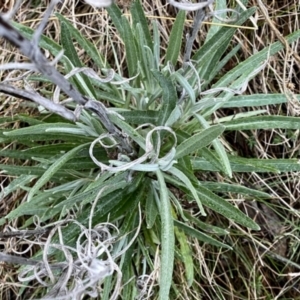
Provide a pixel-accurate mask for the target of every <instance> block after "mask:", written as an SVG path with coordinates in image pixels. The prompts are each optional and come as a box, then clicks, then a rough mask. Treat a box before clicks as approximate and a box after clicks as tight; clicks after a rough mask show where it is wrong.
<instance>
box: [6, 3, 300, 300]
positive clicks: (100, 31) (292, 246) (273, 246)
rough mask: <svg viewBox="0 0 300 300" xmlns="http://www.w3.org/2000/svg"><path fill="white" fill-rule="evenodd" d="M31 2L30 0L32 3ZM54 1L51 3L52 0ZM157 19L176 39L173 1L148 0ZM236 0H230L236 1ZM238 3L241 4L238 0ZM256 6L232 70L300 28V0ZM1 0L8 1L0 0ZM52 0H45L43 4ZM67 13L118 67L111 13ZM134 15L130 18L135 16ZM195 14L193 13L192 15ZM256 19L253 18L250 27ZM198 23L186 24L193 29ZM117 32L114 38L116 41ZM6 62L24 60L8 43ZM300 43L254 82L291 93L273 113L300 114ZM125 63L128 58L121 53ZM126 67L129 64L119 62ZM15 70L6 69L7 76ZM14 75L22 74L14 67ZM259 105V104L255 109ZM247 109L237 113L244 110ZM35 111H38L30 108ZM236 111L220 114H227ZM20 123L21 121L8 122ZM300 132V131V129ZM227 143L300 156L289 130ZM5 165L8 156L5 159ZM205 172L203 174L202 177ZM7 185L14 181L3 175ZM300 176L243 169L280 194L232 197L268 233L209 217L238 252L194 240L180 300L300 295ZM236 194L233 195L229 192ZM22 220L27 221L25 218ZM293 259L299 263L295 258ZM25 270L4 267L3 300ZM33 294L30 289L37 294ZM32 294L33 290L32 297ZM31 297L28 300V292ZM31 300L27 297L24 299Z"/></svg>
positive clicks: (71, 6) (178, 280)
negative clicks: (190, 279) (190, 278)
mask: <svg viewBox="0 0 300 300" xmlns="http://www.w3.org/2000/svg"><path fill="white" fill-rule="evenodd" d="M27 2H28V1H24V3H27ZM47 2H48V1H47ZM143 2H144V4H143V5H144V8H145V11H146V12H147V14H148V16H149V19H150V18H156V19H157V20H159V24H160V30H161V36H162V47H163V48H164V47H165V46H166V45H167V43H168V36H169V33H170V30H171V26H172V23H173V21H174V20H173V19H172V18H173V17H175V15H176V12H175V11H174V9H173V8H170V7H169V6H168V5H166V1H159V0H155V1H143ZM232 2H233V1H230V3H232ZM234 2H235V1H234ZM250 2H251V3H250V4H249V6H252V5H255V6H258V7H259V9H258V10H257V12H256V14H255V16H254V19H255V20H256V22H257V25H258V30H256V31H254V30H250V29H242V28H241V29H238V30H237V33H236V35H235V36H234V39H233V41H232V43H233V45H234V44H236V43H240V44H242V50H241V51H240V52H239V54H238V56H236V57H235V58H234V59H232V60H231V61H230V62H229V63H228V64H227V65H226V67H225V68H224V70H223V71H224V72H226V71H229V70H230V69H232V68H233V67H234V66H235V65H236V64H237V63H238V62H240V61H242V60H244V59H245V58H247V57H249V56H251V55H253V54H254V53H256V52H257V51H259V50H260V49H262V48H264V47H266V46H267V45H269V44H270V43H272V42H274V41H277V40H280V39H282V36H280V34H282V35H283V36H285V35H288V34H289V33H291V32H293V31H295V30H297V29H299V27H300V21H299V17H300V15H299V10H300V7H299V6H300V5H299V2H298V1H297V0H283V1H274V0H273V1H270V0H268V1H264V4H263V5H264V6H265V8H266V9H267V14H268V17H269V18H267V19H266V17H265V13H263V6H262V2H261V1H256V0H253V1H250ZM0 3H1V1H0ZM43 3H44V5H46V3H45V1H43ZM117 3H118V4H119V5H120V6H121V7H122V9H123V11H124V13H125V14H126V13H128V5H129V4H130V1H123V0H119V1H117ZM13 5H14V1H13V0H10V1H9V0H2V5H1V4H0V10H2V11H6V10H8V9H10V8H11V7H13ZM44 9H45V7H43V6H38V7H37V8H33V7H31V6H29V5H28V4H24V5H23V6H22V9H21V10H20V11H19V12H18V15H17V16H16V17H15V20H16V21H18V22H22V23H24V24H26V25H28V26H30V27H32V28H35V27H36V25H37V24H38V21H39V18H40V17H41V12H43V11H44ZM59 12H60V13H62V14H63V15H64V16H67V17H68V18H69V20H71V21H72V22H73V24H74V26H76V27H77V28H78V29H80V31H81V32H82V34H83V35H84V36H86V37H88V38H90V39H91V40H93V41H94V42H95V43H96V45H97V46H98V49H99V51H100V52H101V53H102V54H103V55H104V56H105V57H106V58H107V60H108V61H109V63H110V64H111V65H113V66H115V63H114V56H113V51H112V50H113V49H112V45H113V47H114V48H115V49H118V51H117V53H119V54H118V55H122V54H121V53H124V51H121V50H120V49H122V47H123V45H122V43H121V40H120V38H119V37H118V35H117V34H116V30H115V29H114V28H112V27H111V26H110V25H111V24H110V21H109V18H108V17H107V14H106V12H105V11H104V10H103V11H102V10H100V11H98V10H94V9H93V8H91V7H89V6H87V5H84V4H83V3H82V2H81V1H70V0H68V1H65V2H64V4H63V5H61V7H60V8H59ZM128 17H129V18H130V16H128ZM191 18H192V17H191ZM248 25H249V26H251V25H252V24H251V23H250V22H249V24H248ZM58 26H59V25H58V22H57V20H56V19H55V18H53V19H52V20H51V22H49V25H48V27H47V29H46V34H47V35H48V36H50V37H52V38H54V39H55V40H57V41H58V40H59V29H58ZM189 26H190V23H188V22H187V23H186V27H187V30H188V28H189ZM207 28H209V25H205V26H203V27H202V28H201V34H199V36H198V38H197V41H196V44H198V45H200V44H201V41H202V40H203V37H204V36H205V34H206V30H207ZM108 37H109V39H108ZM0 48H1V54H0V64H4V63H5V62H8V61H14V60H22V57H21V56H20V55H19V54H17V53H16V52H15V50H14V49H12V47H11V46H9V45H7V44H6V42H5V41H3V40H0ZM299 50H300V46H299V42H297V43H294V44H293V45H291V47H287V48H286V49H285V50H284V51H281V52H280V53H279V54H278V55H276V56H274V57H272V58H271V59H270V62H269V63H268V65H267V67H266V68H265V69H264V70H263V71H262V72H261V73H260V74H259V76H257V77H256V78H255V79H254V80H252V81H251V83H250V85H249V88H248V90H247V93H249V94H251V93H258V92H263V93H285V94H286V95H287V96H288V98H289V104H288V105H278V106H270V107H268V111H269V113H270V114H272V115H292V116H299V113H300V105H299V102H297V101H295V99H294V98H293V94H300V83H299V80H300V79H299V78H300V62H299V61H298V57H297V53H299V52H300V51H299ZM78 53H79V54H80V56H81V58H82V59H83V61H84V62H85V63H86V64H89V61H88V58H87V57H85V55H84V53H83V52H82V51H81V49H78ZM118 60H119V61H124V58H122V57H119V59H118ZM115 67H119V68H120V69H121V70H122V67H123V65H122V64H121V65H120V66H115ZM7 75H8V73H3V74H1V76H2V78H3V76H7ZM9 75H10V76H17V72H12V73H10V74H9ZM249 109H250V110H251V108H249ZM25 110H26V112H28V109H27V108H24V107H22V103H21V102H20V101H19V100H16V99H14V98H11V97H5V98H4V97H3V95H2V96H1V98H0V111H1V116H13V115H14V114H16V113H20V112H24V111H25ZM238 112H239V111H235V113H238ZM29 113H33V112H32V111H29ZM227 113H228V111H226V110H224V111H221V112H220V115H226V114H227ZM7 126H10V127H11V126H13V127H15V128H17V127H18V126H20V124H17V123H16V124H7ZM298 134H299V133H298ZM226 138H227V142H228V143H229V145H230V146H231V148H232V149H233V150H234V151H237V152H238V153H239V154H240V155H241V156H245V157H261V158H295V157H299V148H300V143H299V135H297V134H296V135H295V134H294V135H292V134H291V132H288V131H287V130H272V131H271V130H270V131H252V132H239V133H236V134H234V135H233V134H230V135H228V136H226ZM1 163H5V158H2V159H1ZM200 176H201V175H200ZM206 176H207V177H206V178H213V177H215V176H217V177H218V180H220V181H224V182H226V181H227V179H226V178H223V177H222V175H221V174H207V175H206ZM0 179H1V182H2V185H3V186H5V185H6V183H7V182H8V181H9V180H10V178H7V177H5V176H3V175H0ZM299 179H300V174H297V173H288V174H279V175H274V174H256V173H253V174H250V175H249V174H235V176H234V178H233V179H232V182H236V183H239V184H241V185H245V186H249V187H255V188H257V189H258V190H261V191H265V192H268V193H270V194H272V195H273V196H274V201H272V202H268V203H266V202H263V201H260V202H255V203H254V202H252V201H251V200H252V199H251V198H249V199H245V198H241V197H240V196H239V195H236V194H232V195H230V199H229V200H230V201H233V202H235V203H236V205H237V206H239V207H240V208H241V209H243V210H244V211H245V212H247V213H248V214H249V215H250V216H251V217H253V218H255V219H256V221H257V222H258V224H259V225H260V226H261V227H262V231H261V232H258V233H255V234H253V233H252V232H250V231H249V232H248V231H244V229H242V228H233V227H232V224H229V223H228V220H226V219H223V218H221V217H220V216H216V215H214V214H212V215H210V216H209V217H208V220H205V221H206V222H210V223H211V224H218V226H221V227H222V226H223V227H224V228H226V227H229V228H230V229H231V231H232V234H231V235H230V236H229V237H227V238H226V240H225V242H228V243H229V244H231V245H234V250H233V251H228V250H226V251H224V250H219V249H214V248H213V247H211V246H200V245H199V243H198V241H197V240H195V239H190V244H191V246H192V249H193V253H194V265H195V271H196V273H197V275H196V277H195V278H196V280H195V282H194V283H193V285H192V287H189V286H187V284H186V280H185V277H184V269H183V267H182V266H181V265H177V266H176V268H175V276H174V282H175V284H178V285H177V289H178V297H177V298H176V299H185V300H186V299H212V300H215V299H295V300H296V299H300V296H299V295H300V269H299V265H300V257H299V254H298V253H300V249H299V248H300V239H299V236H300V235H299V228H300V221H299V220H300V218H299V217H300V215H299V209H300V202H299V201H300V200H299V199H300V184H299V182H300V180H299ZM23 196H24V195H23V194H18V193H16V194H15V195H14V197H13V198H9V199H5V202H4V201H3V200H2V201H0V203H1V206H0V211H1V214H2V215H3V214H7V213H8V211H10V210H12V209H13V208H14V207H15V206H16V205H18V203H20V201H22V200H23ZM227 196H228V195H227ZM19 221H20V220H19ZM13 242H14V240H2V241H1V242H0V248H1V249H2V250H3V249H5V251H8V250H9V249H10V248H11V247H15V248H16V249H19V250H20V249H22V248H23V247H25V245H19V244H13ZM290 262H293V263H290ZM16 275H17V269H16V268H13V267H11V266H8V265H5V264H1V265H0V278H1V280H0V295H1V296H0V298H1V299H3V300H5V299H19V298H18V297H17V293H18V290H19V289H20V288H21V286H22V285H21V284H19V283H17V282H16V281H15V280H16ZM29 292H30V291H29ZM27 296H28V298H26V299H29V297H30V296H29V294H27ZM27 296H26V297H27ZM24 299H25V298H24Z"/></svg>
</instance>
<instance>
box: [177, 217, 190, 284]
mask: <svg viewBox="0 0 300 300" xmlns="http://www.w3.org/2000/svg"><path fill="white" fill-rule="evenodd" d="M175 222H176V221H175ZM174 225H175V227H174V230H175V236H176V239H177V240H178V242H179V245H180V254H181V259H182V261H183V263H184V268H185V277H186V281H187V284H188V287H191V286H192V284H193V281H194V262H193V256H192V251H191V247H190V246H189V243H187V237H186V235H185V233H184V232H183V230H180V229H179V228H178V227H177V226H176V223H175V224H174Z"/></svg>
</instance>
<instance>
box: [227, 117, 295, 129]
mask: <svg viewBox="0 0 300 300" xmlns="http://www.w3.org/2000/svg"><path fill="white" fill-rule="evenodd" d="M224 125H225V128H226V129H225V130H251V129H274V128H281V129H300V121H299V118H298V117H286V116H259V117H250V118H245V119H237V120H232V121H229V122H226V123H224Z"/></svg>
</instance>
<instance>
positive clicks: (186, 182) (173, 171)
mask: <svg viewBox="0 0 300 300" xmlns="http://www.w3.org/2000/svg"><path fill="white" fill-rule="evenodd" d="M168 172H169V173H171V174H172V175H174V176H176V177H177V178H178V179H179V180H180V181H181V182H182V183H183V184H184V185H185V186H186V187H187V188H188V189H189V191H190V192H191V194H192V195H193V197H194V198H195V201H196V202H197V205H198V207H199V210H200V212H201V214H202V215H203V216H206V213H205V211H204V209H203V206H202V203H201V200H200V199H199V197H198V194H197V191H196V188H195V187H194V186H193V185H192V183H191V182H190V180H189V179H188V177H187V176H186V175H185V174H184V173H183V172H181V171H180V170H178V169H177V168H175V167H171V168H170V169H169V170H168Z"/></svg>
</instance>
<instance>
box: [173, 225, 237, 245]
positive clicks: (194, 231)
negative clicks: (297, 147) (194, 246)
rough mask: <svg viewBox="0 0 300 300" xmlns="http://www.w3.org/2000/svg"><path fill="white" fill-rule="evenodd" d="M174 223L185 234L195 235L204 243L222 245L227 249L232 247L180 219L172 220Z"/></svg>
mask: <svg viewBox="0 0 300 300" xmlns="http://www.w3.org/2000/svg"><path fill="white" fill-rule="evenodd" d="M174 225H175V226H176V227H178V228H180V229H182V230H183V231H184V232H185V233H186V234H187V235H189V236H191V237H195V238H196V239H198V240H199V241H202V242H204V243H208V244H211V245H214V246H217V247H224V248H227V249H232V248H231V247H230V246H228V245H226V244H223V243H221V242H219V241H217V240H216V239H214V238H212V237H210V236H209V235H207V234H205V233H203V232H200V231H199V230H197V229H195V228H193V227H191V226H188V225H186V224H185V223H182V222H180V221H177V220H174Z"/></svg>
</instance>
